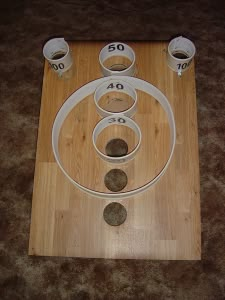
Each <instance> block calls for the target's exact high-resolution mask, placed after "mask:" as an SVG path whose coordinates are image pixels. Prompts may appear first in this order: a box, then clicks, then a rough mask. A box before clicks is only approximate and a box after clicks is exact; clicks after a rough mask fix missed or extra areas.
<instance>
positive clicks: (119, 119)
mask: <svg viewBox="0 0 225 300" xmlns="http://www.w3.org/2000/svg"><path fill="white" fill-rule="evenodd" d="M113 125H119V126H126V127H129V128H130V129H132V130H133V131H134V132H135V134H136V137H137V140H138V142H137V145H136V146H135V147H134V149H133V150H132V151H131V152H130V153H128V154H127V155H124V156H122V157H111V156H108V155H105V154H104V153H102V152H101V151H100V150H99V149H98V147H97V146H96V142H97V139H98V136H99V134H100V133H101V132H102V131H103V130H104V129H105V128H107V127H109V126H113ZM92 142H93V145H94V148H95V150H96V152H97V153H98V155H99V156H100V157H101V158H102V159H103V160H105V161H107V162H110V163H125V162H128V161H129V160H131V159H133V158H134V157H135V155H136V153H137V151H138V149H139V148H140V145H141V130H140V128H139V126H138V125H137V124H136V123H135V122H134V121H133V120H132V119H130V118H128V117H126V116H124V115H111V116H108V117H106V118H104V119H102V120H101V121H99V122H98V123H97V125H96V126H95V128H94V130H93V133H92Z"/></svg>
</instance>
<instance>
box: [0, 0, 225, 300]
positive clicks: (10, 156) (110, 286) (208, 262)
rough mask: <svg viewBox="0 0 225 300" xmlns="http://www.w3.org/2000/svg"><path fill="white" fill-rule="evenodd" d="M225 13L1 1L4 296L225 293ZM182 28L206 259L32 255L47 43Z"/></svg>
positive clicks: (175, 5) (224, 9)
mask: <svg viewBox="0 0 225 300" xmlns="http://www.w3.org/2000/svg"><path fill="white" fill-rule="evenodd" d="M224 13H225V5H224V1H223V0H221V1H219V0H214V1H211V0H208V1H204V0H199V1H193V2H191V1H188V0H186V1H184V0H182V1H174V0H171V1H160V0H158V1H157V0H153V1H147V0H145V1H133V0H130V1H118V0H114V1H109V0H105V1H104V0H99V1H90V0H89V1H88V0H83V1H82V0H80V1H78V0H74V1H73V0H66V1H63V0H54V1H52V0H50V1H47V0H36V1H31V0H30V1H29V0H15V1H12V0H8V1H1V4H0V37H1V39H0V57H1V60H0V66H1V75H0V76H1V80H0V129H1V139H0V147H1V156H0V167H1V172H0V186H1V189H0V299H1V300H6V299H8V300H17V299H18V300H19V299H23V300H24V299H32V300H39V299H40V300H44V299H53V300H55V299H57V300H58V299H71V300H75V299H78V300H79V299H109V300H111V299H112V300H113V299H181V300H185V299H188V300H189V299H191V300H192V299H194V300H197V299H200V300H212V299H215V300H220V299H224V295H225V163H224V160H225V99H224V92H225V91H224V84H225V50H224V49H225V21H224ZM179 33H181V34H183V35H186V36H187V37H188V38H190V39H191V40H193V41H194V43H195V44H196V47H197V55H196V84H197V99H198V122H199V151H200V173H201V214H202V260H201V261H187V262H184V261H174V262H173V261H135V260H127V261H126V260H103V259H102V260H101V259H76V258H48V257H47V258H46V257H28V255H27V252H28V240H29V226H30V218H31V204H32V187H33V176H34V164H35V153H36V140H37V129H38V121H39V109H40V98H41V85H42V75H43V62H44V60H43V57H42V45H43V43H44V41H45V40H46V39H48V38H49V37H52V36H59V35H61V36H64V37H65V38H66V39H70V40H169V39H170V38H171V37H173V36H175V35H177V34H179Z"/></svg>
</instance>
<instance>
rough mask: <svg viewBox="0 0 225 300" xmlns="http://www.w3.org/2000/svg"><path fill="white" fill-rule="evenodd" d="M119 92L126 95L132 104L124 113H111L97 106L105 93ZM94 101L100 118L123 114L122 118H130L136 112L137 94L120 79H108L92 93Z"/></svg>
mask: <svg viewBox="0 0 225 300" xmlns="http://www.w3.org/2000/svg"><path fill="white" fill-rule="evenodd" d="M114 91H116V92H120V93H121V94H122V93H124V94H127V95H129V96H130V97H131V98H132V99H133V101H134V103H133V104H132V106H131V107H129V108H128V109H126V110H124V111H122V110H121V111H120V112H111V111H108V110H105V109H103V108H102V107H101V106H100V105H99V100H100V99H101V97H102V96H104V95H105V94H107V93H110V92H114ZM94 101H95V105H96V109H97V112H98V114H99V115H100V116H101V117H103V118H104V117H107V116H110V115H112V114H113V115H119V114H123V115H124V116H127V117H130V118H131V117H132V116H133V115H134V114H135V112H136V110H137V93H136V90H135V89H134V88H133V86H132V85H130V84H129V83H127V82H125V81H123V80H121V79H120V78H118V79H109V80H107V81H105V82H103V83H102V84H100V85H99V86H98V87H97V89H96V90H95V93H94Z"/></svg>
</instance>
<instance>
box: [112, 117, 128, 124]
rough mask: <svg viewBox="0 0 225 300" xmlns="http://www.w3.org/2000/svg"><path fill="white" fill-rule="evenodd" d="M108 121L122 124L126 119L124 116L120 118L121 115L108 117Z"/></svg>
mask: <svg viewBox="0 0 225 300" xmlns="http://www.w3.org/2000/svg"><path fill="white" fill-rule="evenodd" d="M108 123H109V124H110V123H121V124H124V123H126V120H125V119H124V118H122V117H118V118H110V119H109V120H108Z"/></svg>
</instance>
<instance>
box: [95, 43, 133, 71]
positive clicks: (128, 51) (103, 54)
mask: <svg viewBox="0 0 225 300" xmlns="http://www.w3.org/2000/svg"><path fill="white" fill-rule="evenodd" d="M110 45H115V47H117V46H118V45H123V47H124V51H123V52H119V51H117V50H115V51H113V53H111V52H108V48H109V47H110ZM117 55H118V56H125V57H126V58H128V59H129V60H130V61H131V65H130V66H129V67H128V68H126V69H125V70H123V71H113V70H110V69H108V68H106V67H105V66H104V62H105V61H106V59H108V58H110V57H113V56H117ZM135 60H136V57H135V52H134V51H133V49H132V48H131V47H130V46H128V45H127V44H124V43H120V42H114V43H110V44H107V45H106V46H105V47H103V48H102V49H101V51H100V53H99V63H100V66H101V69H102V73H103V75H104V76H113V75H119V76H134V74H135Z"/></svg>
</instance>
